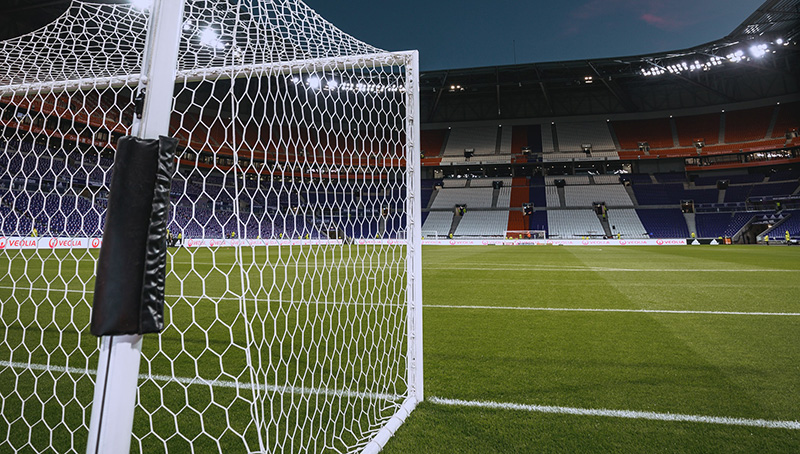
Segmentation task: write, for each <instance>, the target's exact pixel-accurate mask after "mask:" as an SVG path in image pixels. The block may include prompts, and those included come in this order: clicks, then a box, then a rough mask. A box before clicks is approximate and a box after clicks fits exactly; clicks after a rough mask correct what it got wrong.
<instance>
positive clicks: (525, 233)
mask: <svg viewBox="0 0 800 454" xmlns="http://www.w3.org/2000/svg"><path fill="white" fill-rule="evenodd" d="M505 237H506V238H507V239H511V240H544V239H546V238H547V231H545V230H506V235H505Z"/></svg>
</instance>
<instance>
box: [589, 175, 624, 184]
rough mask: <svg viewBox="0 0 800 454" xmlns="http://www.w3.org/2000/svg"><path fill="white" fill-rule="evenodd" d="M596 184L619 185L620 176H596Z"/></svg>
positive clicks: (593, 178) (594, 178) (593, 177)
mask: <svg viewBox="0 0 800 454" xmlns="http://www.w3.org/2000/svg"><path fill="white" fill-rule="evenodd" d="M592 180H594V183H595V184H618V183H619V182H620V179H619V175H613V174H612V175H594V176H592Z"/></svg>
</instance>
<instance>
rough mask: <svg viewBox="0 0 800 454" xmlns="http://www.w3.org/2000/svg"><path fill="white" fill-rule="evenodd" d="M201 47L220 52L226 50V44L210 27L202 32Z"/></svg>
mask: <svg viewBox="0 0 800 454" xmlns="http://www.w3.org/2000/svg"><path fill="white" fill-rule="evenodd" d="M200 45H201V46H206V47H210V48H212V49H216V50H220V49H224V48H225V44H224V43H223V42H222V40H221V39H220V37H219V33H217V32H216V31H215V30H214V29H213V28H211V27H208V28H206V29H204V30H203V31H201V32H200Z"/></svg>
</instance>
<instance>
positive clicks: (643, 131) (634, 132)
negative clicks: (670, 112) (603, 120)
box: [611, 118, 675, 150]
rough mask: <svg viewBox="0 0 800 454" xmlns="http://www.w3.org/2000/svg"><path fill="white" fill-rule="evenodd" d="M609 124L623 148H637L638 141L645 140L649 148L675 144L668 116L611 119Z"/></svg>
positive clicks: (668, 146)
mask: <svg viewBox="0 0 800 454" xmlns="http://www.w3.org/2000/svg"><path fill="white" fill-rule="evenodd" d="M611 124H612V126H613V128H614V132H615V133H616V134H617V139H618V140H619V144H620V147H621V148H622V149H623V150H638V148H639V142H647V143H648V144H649V145H650V148H672V147H674V146H675V141H674V140H673V137H672V127H671V126H670V122H669V119H668V118H658V119H652V120H629V121H612V122H611Z"/></svg>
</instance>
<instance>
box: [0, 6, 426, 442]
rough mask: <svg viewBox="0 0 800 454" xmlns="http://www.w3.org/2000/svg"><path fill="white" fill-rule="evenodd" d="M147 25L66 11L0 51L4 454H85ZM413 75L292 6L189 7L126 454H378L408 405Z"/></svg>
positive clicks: (133, 12) (128, 15) (137, 13)
mask: <svg viewBox="0 0 800 454" xmlns="http://www.w3.org/2000/svg"><path fill="white" fill-rule="evenodd" d="M137 3H141V2H137ZM151 16H152V15H151V14H150V9H149V8H146V7H145V8H141V7H136V6H134V5H132V4H92V3H82V2H79V1H75V2H73V3H72V5H71V6H70V7H69V9H68V10H67V11H66V12H65V13H64V14H63V15H62V16H61V17H59V18H58V19H57V20H56V21H55V22H54V23H52V24H50V25H48V26H47V27H45V28H43V29H40V30H38V31H35V32H33V33H30V34H28V35H25V36H22V37H19V38H15V39H11V40H9V41H5V42H0V122H1V123H2V129H1V131H2V136H0V301H2V304H1V305H0V401H2V405H0V408H1V410H0V411H1V412H2V415H0V420H2V421H3V423H2V424H0V427H2V426H5V427H4V429H3V436H2V437H0V451H2V452H45V451H55V452H85V449H86V442H87V437H88V430H89V419H90V413H91V405H92V398H93V389H94V386H95V376H96V370H97V364H98V340H97V338H95V337H93V336H91V335H90V333H89V328H88V327H89V320H90V312H91V303H92V292H93V289H94V276H95V270H96V266H97V260H98V248H100V247H101V238H102V234H103V229H104V219H105V212H106V207H107V199H108V191H109V186H110V181H111V179H112V178H113V173H114V170H115V169H114V156H115V146H116V143H117V140H118V139H119V138H120V137H122V136H124V135H128V134H132V133H134V132H135V131H134V130H133V128H135V125H136V124H137V122H138V121H140V118H139V115H140V111H139V108H138V104H139V102H138V101H137V93H138V92H139V90H140V89H141V88H142V86H143V85H141V84H143V83H146V81H145V80H143V76H142V74H141V72H142V71H141V68H142V62H143V60H144V59H145V58H146V55H147V52H146V51H145V48H146V45H145V43H146V42H147V41H148V37H147V34H148V31H147V30H148V27H149V26H150V24H151V22H152V19H153V18H152V17H151ZM416 61H417V59H416V53H415V52H399V53H398V52H396V53H389V52H384V51H382V50H380V49H377V48H374V47H372V46H369V45H367V44H365V43H363V42H360V41H358V40H356V39H354V38H352V37H350V36H348V35H346V34H345V33H343V32H341V31H340V30H339V29H337V28H336V27H334V26H333V25H331V24H330V23H328V22H326V21H325V20H324V19H322V18H321V17H320V16H318V15H317V14H316V13H315V12H314V11H313V10H311V9H310V8H309V7H307V6H306V5H304V4H303V3H302V2H300V1H299V0H271V1H270V0H255V1H236V0H228V1H223V0H206V1H203V0H186V2H185V13H184V17H183V26H182V30H181V37H180V48H179V53H178V62H177V68H176V69H177V77H176V80H175V90H174V98H173V102H172V105H173V110H172V113H171V116H170V119H169V123H170V124H169V129H170V135H171V136H173V137H175V138H177V139H178V140H179V146H178V157H177V162H176V164H177V165H176V170H175V174H174V175H173V178H172V189H171V207H170V213H169V219H170V222H169V230H170V232H169V235H170V239H171V244H172V246H173V247H171V248H170V249H169V251H168V258H167V279H166V294H167V297H166V308H165V322H166V326H165V329H164V330H163V332H162V333H161V334H159V335H148V336H145V337H144V340H143V345H142V349H143V351H142V359H141V367H140V375H139V377H138V391H137V407H136V410H135V415H134V425H133V434H132V437H133V443H132V450H133V451H138V452H203V453H205V452H247V453H254V452H296V451H301V452H307V451H308V452H329V451H330V452H357V451H361V450H375V449H379V448H380V446H382V444H383V443H385V442H386V439H387V438H388V436H389V435H390V434H391V433H392V432H393V430H394V429H396V426H397V422H398V421H402V418H404V417H405V415H407V414H408V412H410V411H411V409H413V407H414V405H415V403H416V402H417V401H418V400H419V399H420V398H421V396H422V375H421V374H422V370H421V290H420V288H421V281H420V261H419V254H420V241H421V240H420V239H421V234H420V221H421V219H420V218H419V207H418V203H419V202H418V198H417V197H416V196H415V195H416V194H417V193H418V184H419V183H418V181H419V171H418V169H419V167H418V166H419V151H418V148H419V147H418V140H419V137H418V135H419V134H418V127H419V125H418V115H417V112H418V95H417V92H418V86H417V77H418V76H417V74H418V72H417V71H418V69H417V67H416ZM145 96H146V91H145ZM358 239H371V240H375V239H383V240H387V241H371V242H368V243H365V242H359V241H353V240H358ZM389 240H391V241H389Z"/></svg>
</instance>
